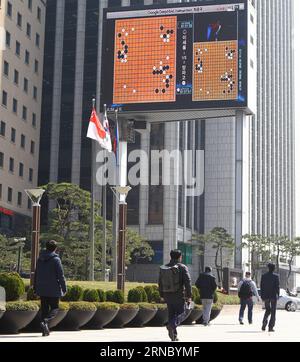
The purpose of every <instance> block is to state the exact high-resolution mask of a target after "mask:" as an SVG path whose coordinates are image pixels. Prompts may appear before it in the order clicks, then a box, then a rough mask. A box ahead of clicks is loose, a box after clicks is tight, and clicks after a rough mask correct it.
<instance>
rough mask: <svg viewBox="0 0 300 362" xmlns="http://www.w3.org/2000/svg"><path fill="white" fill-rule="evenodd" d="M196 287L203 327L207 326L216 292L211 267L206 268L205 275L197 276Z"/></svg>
mask: <svg viewBox="0 0 300 362" xmlns="http://www.w3.org/2000/svg"><path fill="white" fill-rule="evenodd" d="M196 287H197V288H198V289H199V292H200V296H201V300H202V305H203V324H204V326H208V324H209V321H210V315H211V309H212V306H213V302H214V294H215V291H216V290H217V283H216V278H215V277H214V276H213V275H212V268H211V267H206V268H205V273H201V274H200V275H199V278H198V280H197V281H196Z"/></svg>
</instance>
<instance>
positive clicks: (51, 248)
mask: <svg viewBox="0 0 300 362" xmlns="http://www.w3.org/2000/svg"><path fill="white" fill-rule="evenodd" d="M56 250H57V243H56V241H54V240H51V241H48V242H47V243H46V250H43V251H42V252H41V253H40V256H39V259H38V261H37V266H36V270H35V275H34V286H33V288H34V293H35V294H36V295H38V296H39V297H40V298H41V312H42V321H41V328H42V331H43V336H49V334H50V331H49V322H50V321H51V320H52V319H54V318H55V317H56V315H57V313H58V310H59V300H60V298H61V297H62V296H63V295H65V294H66V291H67V288H66V280H65V277H64V271H63V267H62V263H61V260H60V258H59V256H58V254H56Z"/></svg>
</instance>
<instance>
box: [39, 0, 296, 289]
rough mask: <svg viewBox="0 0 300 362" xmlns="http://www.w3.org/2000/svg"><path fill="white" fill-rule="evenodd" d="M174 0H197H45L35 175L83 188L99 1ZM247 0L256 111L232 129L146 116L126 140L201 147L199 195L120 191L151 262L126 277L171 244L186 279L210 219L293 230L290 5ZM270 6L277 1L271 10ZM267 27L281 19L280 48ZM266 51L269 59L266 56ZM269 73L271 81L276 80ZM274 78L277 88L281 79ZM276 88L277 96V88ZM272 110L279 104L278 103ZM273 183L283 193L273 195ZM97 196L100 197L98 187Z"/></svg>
mask: <svg viewBox="0 0 300 362" xmlns="http://www.w3.org/2000/svg"><path fill="white" fill-rule="evenodd" d="M178 2H198V3H199V2H202V1H164V0H153V1H151V0H145V1H143V0H131V1H130V0H109V1H107V0H100V1H99V0H88V1H79V0H59V1H56V0H48V5H47V17H46V35H45V63H44V85H43V113H42V126H41V143H40V145H41V146H40V163H39V184H45V183H47V182H49V181H52V182H73V183H76V184H79V185H80V186H81V187H82V188H84V189H87V190H89V189H90V188H91V158H92V155H91V141H90V140H88V139H87V138H86V131H87V126H88V121H89V117H90V111H91V99H92V98H93V97H96V99H97V102H99V101H100V97H101V84H100V79H101V53H102V44H101V39H102V25H103V19H102V10H103V8H105V7H107V6H129V5H132V6H133V5H143V4H145V5H150V4H165V3H178ZM204 2H206V3H209V1H204ZM249 4H250V5H251V9H252V10H251V11H252V12H253V14H254V13H255V11H257V15H258V27H257V31H258V33H259V35H258V39H259V41H258V42H257V43H256V35H254V34H253V35H254V36H253V39H252V41H253V42H252V46H253V49H255V46H256V44H257V48H258V52H259V62H258V64H257V66H258V68H259V69H258V70H257V77H258V78H259V79H258V82H259V87H258V94H257V99H258V108H259V109H258V112H257V116H256V117H255V119H254V120H253V119H252V117H251V118H248V119H244V123H241V127H242V133H241V134H239V135H238V137H237V120H238V116H237V117H232V118H226V119H209V120H194V121H189V122H184V121H183V122H170V123H166V124H152V125H149V126H148V129H147V130H144V131H141V132H139V133H137V134H136V139H135V143H134V144H129V146H128V147H129V151H130V150H131V149H136V148H140V149H143V150H145V151H146V152H147V153H149V152H150V151H151V150H152V149H156V150H157V149H158V150H160V149H166V150H169V151H172V150H174V149H182V150H183V149H193V150H196V149H200V150H204V152H205V192H204V194H203V195H201V196H199V197H191V196H187V195H186V193H185V190H184V188H182V187H175V186H174V187H173V186H170V187H163V186H155V187H146V186H140V187H136V188H135V189H134V190H133V191H132V192H131V193H129V196H128V223H129V225H130V226H131V227H132V228H134V229H135V230H137V231H139V233H140V234H141V235H142V236H144V237H145V239H147V240H148V241H149V242H150V244H151V245H152V247H153V249H154V251H155V255H154V257H153V260H152V261H151V262H150V263H145V262H144V263H143V264H142V265H141V263H142V261H140V263H139V264H136V265H132V266H130V267H129V268H128V270H127V277H128V278H129V279H135V280H142V281H151V282H153V281H155V280H156V275H157V271H158V268H159V265H160V264H162V263H164V262H167V261H168V259H169V252H170V250H171V249H173V248H176V247H179V248H180V249H181V250H182V251H183V254H184V262H185V263H186V264H188V265H189V267H190V269H191V272H192V276H193V279H195V278H196V277H197V275H198V273H199V271H201V270H202V268H203V266H204V264H209V265H212V266H213V265H214V253H215V250H213V249H209V248H207V249H206V251H205V255H204V257H203V256H200V255H199V253H198V252H197V248H196V247H195V245H194V244H195V243H194V242H193V235H194V234H197V233H199V234H203V233H206V232H208V231H210V230H211V229H212V228H214V227H216V226H218V227H223V228H225V229H226V230H227V231H228V232H229V233H230V234H231V235H232V236H233V237H235V238H236V237H237V234H239V236H238V238H239V240H237V239H236V242H240V239H241V235H242V234H244V233H248V232H257V233H265V234H271V233H275V232H276V233H277V232H279V231H281V232H282V233H283V232H284V233H287V234H289V235H293V232H294V231H293V217H294V211H293V210H294V204H293V203H294V201H293V200H294V199H293V195H294V191H293V190H294V179H293V172H294V171H293V157H294V155H293V131H292V129H293V127H294V126H293V125H294V123H293V122H294V121H293V93H292V88H293V85H292V79H291V74H292V60H291V62H288V64H287V62H286V63H285V65H284V67H286V68H284V69H286V72H287V74H288V75H283V73H282V72H280V71H278V70H279V69H280V64H281V63H280V62H284V59H285V58H284V54H286V52H288V54H289V55H288V58H289V59H292V56H291V44H292V33H291V29H292V25H291V24H290V23H289V19H292V18H291V17H288V16H283V14H285V15H288V14H291V12H292V1H291V0H288V1H286V0H261V1H257V2H255V1H253V0H252V1H249ZM285 4H287V5H285ZM283 9H284V12H282V11H283ZM270 10H272V11H273V10H274V11H275V10H276V11H275V14H276V15H274V16H275V18H274V19H273V18H272V16H273V12H272V15H270ZM266 19H268V20H267V21H266ZM276 22H277V23H276ZM278 22H279V23H278ZM275 24H280V25H278V26H277V25H275ZM271 29H273V30H276V32H279V31H280V30H279V29H281V30H283V29H286V33H285V35H283V34H282V33H280V37H282V41H284V40H285V41H286V42H285V44H286V45H285V46H286V48H285V50H284V52H285V53H283V50H281V49H279V48H276V49H277V50H275V51H276V54H275V51H273V48H272V45H271V44H273V45H274V43H270V39H271V38H272V34H273V37H274V39H275V33H274V32H272V31H271ZM269 36H270V39H269ZM272 39H273V38H272ZM274 39H273V40H272V41H274ZM271 48H272V49H271ZM272 52H274V56H275V59H276V61H275V60H274V59H273V60H271V59H270V54H272ZM262 53H263V54H264V55H262ZM279 54H280V55H279ZM253 59H255V58H253ZM254 63H256V61H255V60H254ZM282 65H283V63H282ZM255 66H256V65H255V64H254V65H253V67H255ZM254 69H255V68H254ZM271 69H272V70H271ZM277 71H278V72H277ZM266 77H268V78H266ZM270 79H272V81H273V80H274V81H276V82H277V83H276V84H277V86H276V87H275V83H274V84H273V86H272V83H271V82H269V80H270ZM281 84H284V86H285V87H286V88H282V89H281V88H280V86H279V85H281ZM284 89H285V90H287V89H288V91H285V90H284ZM268 92H269V93H268ZM279 92H281V93H282V95H283V96H284V97H283V98H280V97H279ZM281 93H280V94H281ZM284 100H286V101H287V103H285V102H284ZM265 101H268V102H267V103H266V102H265ZM266 104H268V107H269V108H268V109H267V108H266ZM276 107H277V108H276ZM275 110H276V111H275ZM277 110H278V111H279V110H281V111H279V113H278V112H277ZM274 117H275V118H274ZM274 119H275V122H273V120H274ZM277 127H279V128H277ZM271 129H272V130H273V131H272V132H273V133H272V136H271V133H270V130H271ZM241 135H242V139H243V142H242V143H241V144H242V148H241V149H240V158H239V159H238V157H237V144H239V142H240V136H241ZM276 135H277V137H278V138H277V141H276V142H277V143H275V139H276ZM279 135H281V138H279ZM266 141H267V142H266ZM276 145H277V146H278V147H276ZM262 149H264V151H262ZM275 150H276V151H275ZM272 151H274V152H272ZM275 154H276V155H275ZM279 160H280V162H281V164H280V165H281V166H279V163H278V162H279ZM285 161H286V163H285ZM237 162H242V169H243V180H244V182H243V184H242V185H238V184H237V168H238V166H237ZM240 166H241V165H240ZM274 167H275V168H274ZM263 182H264V183H263ZM275 185H276V187H275ZM285 186H288V189H286V188H285ZM277 193H278V195H279V194H280V195H281V196H282V198H279V196H278V197H277ZM283 196H284V197H285V198H283ZM97 197H99V199H100V200H101V190H100V188H98V195H97ZM107 198H108V203H107V214H108V216H109V217H110V218H113V215H114V210H113V207H112V202H110V201H111V200H112V194H111V193H110V190H107ZM271 198H272V200H273V201H274V202H273V204H272V202H271ZM279 200H281V201H279ZM276 203H277V204H276ZM270 205H273V206H272V207H271V206H270ZM241 206H242V207H241ZM278 209H280V210H281V211H280V215H281V216H280V217H281V219H280V220H281V225H282V226H280V230H279V229H278V228H277V226H276V228H277V229H276V228H275V223H276V222H275V220H279V219H278V217H279V211H278ZM283 209H284V210H283ZM276 215H277V216H276ZM241 217H242V218H243V224H242V225H241V227H240V228H238V227H237V224H238V222H237V220H238V218H241ZM267 219H268V220H269V221H268V222H269V224H268V223H267V222H266V220H267ZM271 220H273V221H272V223H271ZM271 224H272V227H271ZM267 225H270V227H268V228H267ZM276 225H277V224H276ZM266 228H267V229H266ZM236 254H238V253H236ZM225 266H228V267H234V266H237V267H239V268H241V267H245V259H242V256H241V257H239V258H234V257H232V256H228V259H227V261H226V265H225Z"/></svg>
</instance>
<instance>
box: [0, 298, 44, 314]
mask: <svg viewBox="0 0 300 362" xmlns="http://www.w3.org/2000/svg"><path fill="white" fill-rule="evenodd" d="M39 309H40V308H39V306H38V304H37V303H35V302H22V301H18V302H8V303H6V311H7V312H15V311H18V312H37V311H38V310H39Z"/></svg>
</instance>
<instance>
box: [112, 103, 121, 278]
mask: <svg viewBox="0 0 300 362" xmlns="http://www.w3.org/2000/svg"><path fill="white" fill-rule="evenodd" d="M115 127H116V128H118V127H119V120H118V109H116V110H115ZM115 133H116V135H117V134H119V131H118V130H117V131H116V132H115ZM116 135H115V137H116ZM116 142H117V141H116ZM117 147H118V145H117ZM119 160H120V159H119V155H118V149H116V186H120V176H119V166H120V161H119ZM118 238H119V195H118V194H116V193H114V212H113V247H112V276H113V281H116V280H117V245H118Z"/></svg>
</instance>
